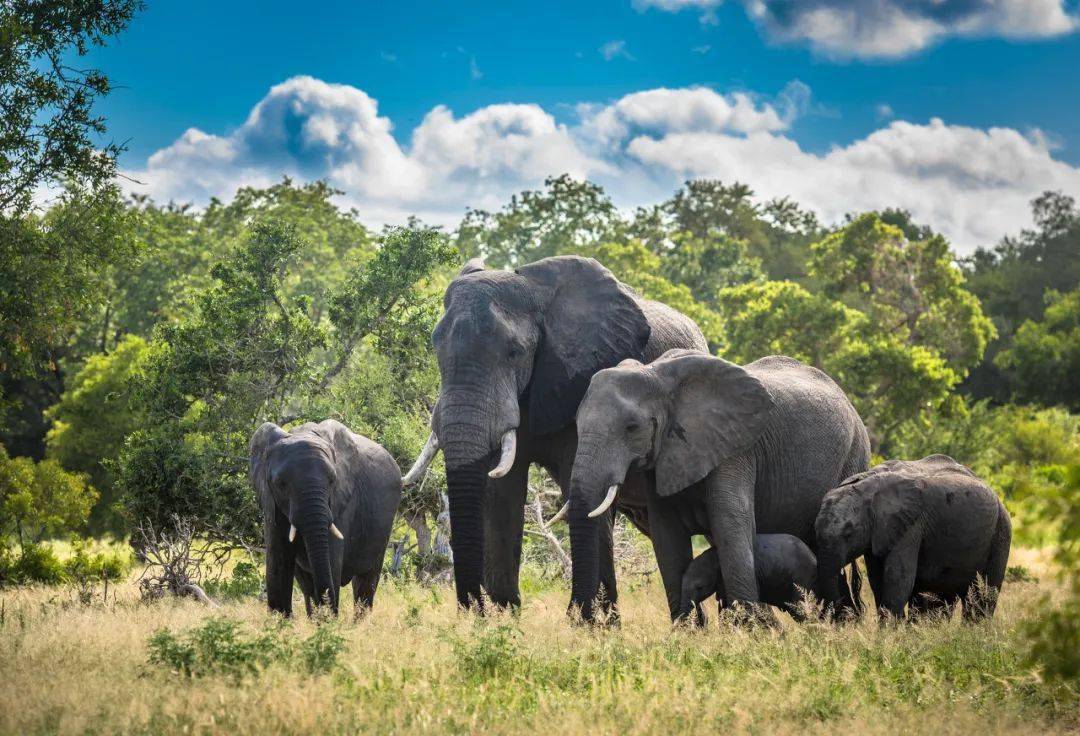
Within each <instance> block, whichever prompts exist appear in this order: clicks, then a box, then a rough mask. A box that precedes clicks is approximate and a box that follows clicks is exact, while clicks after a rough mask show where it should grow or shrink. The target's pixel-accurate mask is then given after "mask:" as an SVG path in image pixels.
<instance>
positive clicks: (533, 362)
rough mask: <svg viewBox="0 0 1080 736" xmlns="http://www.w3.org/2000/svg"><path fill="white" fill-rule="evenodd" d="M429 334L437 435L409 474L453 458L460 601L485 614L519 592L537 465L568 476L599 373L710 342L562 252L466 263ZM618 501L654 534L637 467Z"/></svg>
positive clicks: (610, 572) (612, 597)
mask: <svg viewBox="0 0 1080 736" xmlns="http://www.w3.org/2000/svg"><path fill="white" fill-rule="evenodd" d="M443 302H444V308H445V313H444V314H443V316H442V318H441V319H440V320H439V322H438V324H437V325H436V327H435V329H434V331H433V333H432V344H433V346H434V349H435V355H436V359H437V361H438V365H439V374H440V378H441V386H440V390H439V396H438V400H437V401H436V404H435V408H434V410H433V412H432V420H431V425H432V434H431V436H430V437H429V439H428V442H427V443H426V444H425V446H424V449H423V451H422V452H421V454H420V457H419V458H418V459H417V461H416V462H415V463H414V464H413V467H412V469H411V470H410V471H409V472H408V473H407V474H406V476H405V481H406V484H408V483H411V482H414V481H415V480H416V479H418V478H419V477H420V476H421V475H422V474H423V472H424V469H425V468H426V466H427V464H428V463H430V462H431V460H432V458H433V457H434V456H435V454H436V452H438V451H439V450H442V452H443V458H444V460H445V462H446V478H447V495H448V500H449V507H450V528H451V550H452V551H453V557H454V580H455V584H456V591H457V600H458V603H459V605H461V606H462V607H465V608H472V607H475V608H476V609H478V610H479V611H481V612H482V610H483V608H482V603H481V600H482V598H481V589H483V590H484V591H486V593H487V595H488V596H489V598H490V600H491V601H492V603H494V604H495V605H497V606H500V607H517V606H519V605H520V603H521V596H520V591H519V586H518V573H519V568H520V565H521V544H522V536H523V518H524V515H523V513H522V509H523V506H524V503H525V493H526V485H527V480H528V472H529V467H530V465H531V464H533V463H537V464H539V465H541V466H542V467H544V468H545V469H546V470H547V471H548V472H549V473H550V474H551V476H552V478H553V479H554V480H555V482H556V483H558V485H559V486H560V488H561V489H562V491H563V496H564V498H565V497H566V491H567V489H568V486H569V479H570V470H571V468H572V465H573V460H574V456H575V447H576V444H577V434H576V431H575V428H574V415H575V413H576V411H577V408H578V404H579V403H580V402H581V398H582V396H584V394H585V390H586V388H588V385H589V379H590V378H591V377H592V375H593V374H594V373H596V372H597V371H599V370H601V369H603V368H608V367H611V366H614V365H615V364H617V363H618V362H619V361H621V360H623V359H625V358H637V359H639V360H651V359H653V358H656V357H658V356H659V355H661V354H662V353H663V352H665V351H666V350H668V349H669V348H675V347H685V348H695V349H698V350H705V349H707V348H706V342H705V338H704V337H703V336H702V334H701V331H700V330H699V329H698V327H697V325H695V324H694V322H693V321H692V320H690V319H689V318H687V317H686V316H684V315H683V314H681V313H679V312H677V311H676V310H674V309H671V308H670V307H668V306H666V305H664V304H661V303H659V302H655V301H650V300H648V299H644V298H642V297H640V296H638V295H637V294H636V293H635V292H634V291H632V290H631V289H630V288H629V287H628V286H626V285H624V284H622V283H620V282H619V281H618V280H617V279H616V278H615V277H614V276H613V275H612V273H611V272H610V271H608V270H607V269H606V268H604V267H603V266H602V265H601V264H600V263H598V262H597V261H595V260H593V259H591V258H582V257H579V256H556V257H552V258H545V259H543V260H540V261H536V262H535V263H531V264H528V265H525V266H521V267H520V268H517V269H515V270H513V271H505V270H489V269H486V268H485V267H484V265H483V262H482V261H480V260H479V259H473V260H471V261H469V262H468V263H466V264H465V266H464V267H463V268H462V269H461V272H460V274H459V275H458V277H457V278H455V279H454V280H453V281H452V282H451V284H450V285H449V287H448V288H447V290H446V294H445V296H444V300H443ZM627 485H628V486H630V487H632V488H638V489H641V490H642V492H640V493H638V494H637V495H635V494H634V493H632V492H628V493H627V494H626V495H625V497H624V499H623V503H621V504H620V506H619V508H620V509H621V510H622V511H624V512H625V513H626V514H627V515H628V516H629V517H630V518H631V520H632V521H633V522H634V523H635V524H636V525H637V526H638V528H640V529H642V531H645V532H646V533H647V532H648V524H647V519H646V518H645V512H646V505H645V497H644V493H643V488H644V479H643V478H640V477H637V478H629V479H628V481H627ZM613 520H614V515H613V514H610V515H609V516H608V517H607V518H606V519H605V520H604V522H603V523H600V524H597V525H596V527H595V528H594V529H593V533H594V534H596V535H597V536H598V537H599V536H603V543H602V544H601V543H600V542H599V540H598V542H597V544H598V546H600V547H602V548H603V550H604V551H603V563H602V573H601V574H600V576H601V579H602V587H603V589H604V600H605V601H606V604H607V605H608V606H609V607H611V608H614V606H615V604H616V601H617V589H616V586H615V567H614V562H613V559H612V540H611V533H612V532H611V525H612V522H613Z"/></svg>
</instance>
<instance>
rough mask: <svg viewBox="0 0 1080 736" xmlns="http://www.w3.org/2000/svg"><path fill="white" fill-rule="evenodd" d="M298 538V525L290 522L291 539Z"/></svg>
mask: <svg viewBox="0 0 1080 736" xmlns="http://www.w3.org/2000/svg"><path fill="white" fill-rule="evenodd" d="M294 539H296V527H295V526H294V525H293V524H289V541H290V542H291V541H293V540H294Z"/></svg>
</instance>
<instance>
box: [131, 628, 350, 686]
mask: <svg viewBox="0 0 1080 736" xmlns="http://www.w3.org/2000/svg"><path fill="white" fill-rule="evenodd" d="M344 646H345V639H344V637H342V636H341V634H340V633H339V632H338V631H337V629H336V626H335V624H334V622H328V623H326V624H324V625H322V626H319V627H318V628H317V629H315V631H314V632H313V633H312V634H311V635H309V636H307V637H306V638H303V639H300V638H299V637H297V636H296V635H295V634H293V633H292V632H291V631H290V630H289V629H288V628H287V627H286V625H285V624H284V623H283V622H271V623H270V624H268V625H267V626H265V627H264V628H263V629H262V630H261V631H251V630H250V629H249V628H247V627H245V626H244V625H243V624H241V623H240V622H239V621H235V620H233V619H229V618H225V617H214V618H210V619H209V620H207V621H206V623H204V624H202V625H201V626H198V627H195V628H193V629H190V630H189V631H186V632H174V631H172V630H171V629H167V628H165V629H159V630H158V631H156V632H155V633H154V634H153V636H151V637H150V639H149V641H148V642H147V648H148V649H149V655H150V662H151V663H152V664H158V665H162V666H164V667H168V668H169V669H171V670H172V671H173V672H175V673H176V674H179V675H182V676H184V677H204V676H209V675H225V676H228V677H232V678H236V679H240V678H243V677H245V676H251V675H255V674H257V673H258V672H259V671H261V670H262V669H264V668H266V667H268V666H270V665H271V664H272V663H275V662H280V663H283V664H286V665H291V666H293V667H295V668H296V669H298V670H300V671H302V672H305V673H307V674H311V675H317V674H323V673H326V672H329V671H331V670H332V669H333V668H334V667H335V666H336V664H337V660H338V656H339V655H340V654H341V652H342V650H343V649H344Z"/></svg>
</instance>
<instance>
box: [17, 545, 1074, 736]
mask: <svg viewBox="0 0 1080 736" xmlns="http://www.w3.org/2000/svg"><path fill="white" fill-rule="evenodd" d="M1017 558H1019V559H1021V560H1022V561H1023V563H1024V564H1025V565H1026V566H1027V567H1028V568H1030V569H1032V570H1033V571H1034V572H1035V574H1036V575H1038V576H1039V578H1040V582H1017V583H1013V584H1011V585H1009V586H1008V587H1007V588H1006V590H1005V591H1004V593H1003V595H1002V599H1001V601H1000V605H999V609H998V616H997V618H996V619H995V620H994V621H993V622H990V623H986V624H978V625H965V624H963V623H961V622H959V621H958V620H955V619H954V620H951V621H938V622H931V623H927V624H924V625H920V626H917V627H913V626H898V627H887V628H879V627H878V626H877V624H876V623H875V622H872V621H863V622H862V623H860V624H858V625H852V626H847V627H844V628H839V629H834V628H830V627H827V626H822V625H803V626H800V625H796V624H794V623H793V622H791V621H790V620H789V619H786V617H785V621H784V626H783V627H782V628H781V629H780V630H776V631H774V630H746V629H743V628H733V627H730V626H725V625H723V624H722V623H720V622H718V621H717V620H716V619H715V617H714V619H713V620H712V621H711V622H710V625H709V627H708V628H707V629H706V630H704V631H686V630H673V629H672V628H671V627H670V626H669V624H668V623H667V615H666V612H665V610H664V607H663V603H662V595H661V593H660V588H659V582H658V581H656V580H649V581H644V582H641V583H639V584H637V585H636V586H634V585H628V586H626V589H625V590H624V595H623V606H622V607H623V623H622V625H621V627H620V628H618V629H613V630H591V629H588V628H585V627H581V626H571V625H569V624H568V622H567V620H566V617H565V602H566V593H565V591H564V590H562V589H561V586H560V585H558V584H539V583H536V582H532V583H531V584H530V586H529V588H530V590H529V591H528V595H527V600H526V604H525V606H524V607H523V609H522V610H521V612H520V614H519V615H517V616H514V615H509V614H496V615H490V616H488V617H486V618H483V619H479V618H477V617H475V616H472V615H466V614H460V613H458V612H457V611H456V609H455V606H454V601H453V595H452V591H451V590H450V589H449V588H437V589H430V588H424V587H421V586H418V585H415V584H406V585H395V584H394V583H393V581H384V583H383V585H382V587H381V588H380V591H379V596H378V599H377V601H376V608H375V611H374V612H373V613H372V614H371V615H370V616H369V617H368V618H366V619H364V620H362V621H360V622H356V623H353V622H351V621H350V619H349V618H348V617H347V616H343V617H342V620H341V621H339V622H330V623H328V624H325V625H323V626H322V627H318V626H316V625H315V624H314V623H312V622H310V621H307V620H303V619H300V620H295V621H292V622H285V623H281V622H276V623H275V622H274V620H273V619H272V618H271V617H269V616H268V615H267V614H266V612H265V610H264V607H263V604H261V603H259V602H258V601H257V600H255V599H250V598H249V599H246V600H242V601H234V602H227V603H225V605H223V607H222V608H221V609H218V610H216V611H211V610H210V609H208V608H207V607H205V606H203V605H201V604H198V603H196V602H194V601H187V600H183V601H175V600H167V601H159V602H156V603H153V604H143V603H139V602H138V596H137V592H136V588H135V585H134V584H133V583H126V584H123V585H120V586H114V587H113V589H112V593H110V597H109V601H108V602H101V601H100V600H98V601H95V602H93V603H91V604H89V605H87V604H85V603H80V602H79V600H78V598H77V596H76V595H74V594H73V592H72V591H67V590H64V589H61V588H36V589H33V588H31V589H18V590H6V591H3V592H0V606H2V614H0V679H2V682H3V686H2V687H0V731H2V732H3V733H11V734H15V733H19V734H35V733H63V734H74V733H80V734H81V733H148V734H149V733H154V734H158V733H219V732H235V733H243V734H248V733H250V734H268V733H308V734H310V733H352V734H355V733H406V732H408V733H413V734H416V733H444V732H450V733H497V734H506V733H541V734H556V733H558V734H563V733H583V732H588V733H592V734H641V733H685V732H694V733H719V732H740V733H741V732H749V733H795V732H798V733H818V732H826V731H829V732H834V731H835V732H841V733H859V734H863V733H867V734H876V733H897V732H904V733H907V734H916V733H935V734H953V733H956V734H961V733H962V734H972V733H979V734H984V733H1024V734H1031V733H1053V732H1070V731H1072V732H1075V731H1077V730H1080V704H1078V701H1077V697H1076V691H1075V690H1070V689H1067V688H1064V687H1062V686H1059V685H1051V684H1048V683H1044V682H1042V681H1041V680H1040V678H1039V677H1038V676H1037V674H1035V673H1034V672H1033V671H1032V670H1031V669H1030V668H1029V667H1028V666H1027V665H1026V664H1025V663H1024V660H1023V649H1024V644H1023V640H1022V636H1021V633H1020V632H1019V627H1020V625H1021V624H1022V622H1023V621H1025V620H1026V619H1028V618H1029V617H1030V616H1031V615H1033V614H1032V607H1031V601H1032V599H1033V598H1034V597H1035V594H1036V593H1038V592H1041V591H1043V590H1051V592H1052V589H1053V585H1054V584H1053V583H1052V582H1051V579H1052V578H1051V576H1049V575H1047V574H1046V571H1045V568H1044V567H1043V566H1042V563H1041V560H1042V558H1041V557H1040V556H1039V555H1037V554H1035V553H1030V552H1025V551H1023V550H1017V551H1016V553H1015V554H1014V560H1015V559H1017ZM208 621H209V622H212V623H211V625H210V626H207V622H208ZM163 630H168V631H170V632H171V635H169V634H166V635H162V634H161V633H158V635H157V639H155V641H156V642H157V644H155V645H154V646H153V647H151V645H150V643H149V642H150V641H151V639H152V638H153V637H154V635H155V632H161V631H163ZM191 632H195V633H194V634H192V633H191ZM190 637H194V638H190ZM185 642H186V643H187V645H188V648H187V649H186V650H184V649H183V645H185ZM170 647H171V649H170ZM177 647H179V649H177ZM152 652H153V655H152ZM152 656H154V657H156V658H157V659H158V660H159V661H152ZM185 657H187V659H185ZM178 662H184V663H185V664H183V665H178V664H177V663H178Z"/></svg>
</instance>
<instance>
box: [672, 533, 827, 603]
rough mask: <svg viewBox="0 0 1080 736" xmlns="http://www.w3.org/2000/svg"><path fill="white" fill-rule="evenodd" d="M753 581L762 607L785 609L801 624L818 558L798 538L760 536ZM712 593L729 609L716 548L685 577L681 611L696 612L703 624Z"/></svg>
mask: <svg viewBox="0 0 1080 736" xmlns="http://www.w3.org/2000/svg"><path fill="white" fill-rule="evenodd" d="M754 577H755V578H756V579H757V585H758V595H759V596H761V602H762V603H767V604H769V605H770V606H776V607H777V608H782V609H784V610H785V611H787V612H788V613H790V614H791V616H792V617H793V618H794V619H795V620H796V621H802V620H803V619H804V618H805V616H804V615H803V607H802V600H803V594H804V592H806V593H812V592H813V591H814V585H815V583H816V582H817V558H816V557H814V553H813V552H811V551H810V548H809V547H807V546H806V544H805V543H804V542H803V541H802V540H801V539H799V538H798V537H793V536H791V535H790V534H758V535H757V536H756V537H755V538H754ZM713 593H715V594H716V597H717V599H718V600H719V601H720V606H721V608H722V607H724V606H725V605H727V591H726V590H724V581H723V579H722V577H721V575H720V561H719V559H717V556H716V548H715V547H709V548H708V549H707V550H705V551H704V552H702V553H701V554H700V555H698V556H697V557H695V558H694V560H693V562H691V563H690V567H688V568H686V572H685V573H684V574H683V579H682V597H683V599H682V606H681V608H682V610H683V611H690V610H695V611H697V615H698V618H699V620H704V618H705V614H704V612H703V611H702V610H701V603H702V601H704V600H705V599H706V598H708V597H709V596H710V595H712V594H713Z"/></svg>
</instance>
